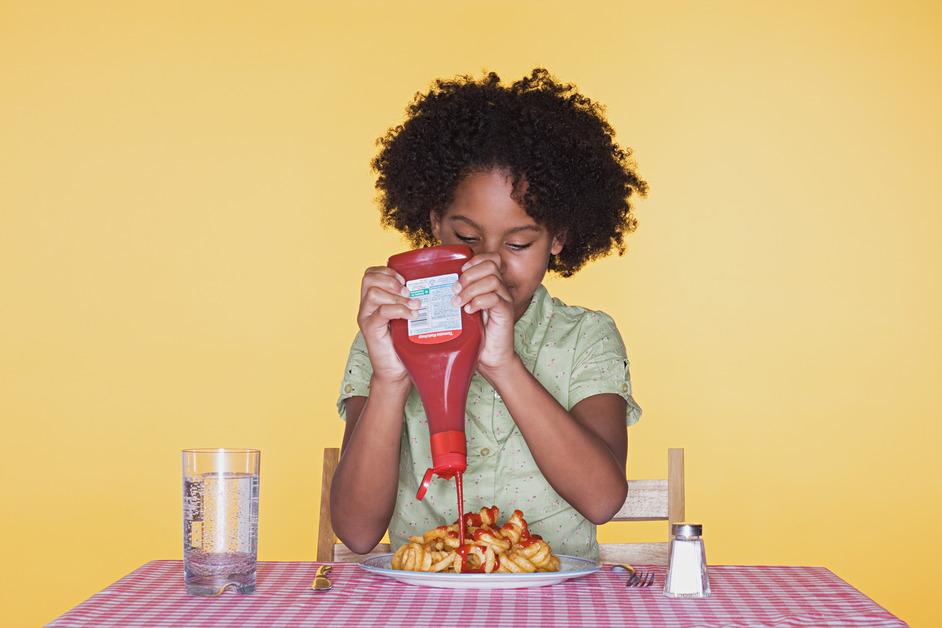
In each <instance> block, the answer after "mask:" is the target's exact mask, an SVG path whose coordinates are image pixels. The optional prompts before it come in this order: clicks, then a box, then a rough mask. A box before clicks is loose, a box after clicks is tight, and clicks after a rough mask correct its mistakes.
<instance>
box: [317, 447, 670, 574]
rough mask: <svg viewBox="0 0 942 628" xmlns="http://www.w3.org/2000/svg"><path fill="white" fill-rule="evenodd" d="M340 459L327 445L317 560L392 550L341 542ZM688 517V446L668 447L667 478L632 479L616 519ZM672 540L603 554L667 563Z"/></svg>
mask: <svg viewBox="0 0 942 628" xmlns="http://www.w3.org/2000/svg"><path fill="white" fill-rule="evenodd" d="M339 461H340V450H339V449H338V448H336V447H326V448H324V474H323V479H322V480H321V509H320V522H319V526H318V533H317V562H350V561H356V560H360V559H362V558H364V557H365V556H372V555H374V554H385V553H388V552H389V551H390V548H389V544H388V543H380V544H379V545H377V546H376V547H374V548H373V550H372V551H371V552H370V553H369V554H355V553H353V552H351V551H350V550H349V549H348V548H347V546H346V545H344V544H343V543H338V542H337V536H336V535H335V534H334V529H333V527H332V526H331V520H330V485H331V482H333V479H334V471H336V470H337V463H338V462H339ZM683 519H684V450H683V449H668V450H667V479H664V480H628V497H627V499H625V503H624V505H623V506H622V507H621V510H619V511H618V512H617V513H616V514H615V516H614V517H612V521H667V522H668V526H667V532H668V538H669V535H670V524H671V523H675V522H678V521H683ZM667 551H668V543H667V542H666V541H665V542H663V543H617V544H615V543H603V544H601V545H599V557H600V559H601V561H602V562H604V563H636V564H639V565H641V564H647V565H652V564H661V565H666V564H667Z"/></svg>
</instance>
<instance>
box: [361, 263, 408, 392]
mask: <svg viewBox="0 0 942 628" xmlns="http://www.w3.org/2000/svg"><path fill="white" fill-rule="evenodd" d="M418 307H419V301H418V300H417V299H410V298H409V291H408V290H406V282H405V279H403V277H402V275H400V274H399V273H397V272H396V271H394V270H393V269H391V268H388V267H386V266H372V267H370V268H367V269H366V272H365V273H364V274H363V281H362V282H361V283H360V310H359V312H357V324H359V326H360V331H361V332H362V333H363V339H364V340H365V341H366V349H367V351H368V352H369V354H370V363H371V364H372V365H373V377H374V378H375V379H378V380H380V381H384V382H393V383H401V382H405V381H408V379H409V372H408V371H407V370H406V367H405V365H404V364H403V363H402V360H400V359H399V355H398V354H397V353H396V350H395V348H394V347H393V342H392V334H391V333H390V331H389V321H391V320H393V319H396V318H404V319H407V320H408V319H410V318H412V316H413V314H414V312H415V311H416V310H417V309H418Z"/></svg>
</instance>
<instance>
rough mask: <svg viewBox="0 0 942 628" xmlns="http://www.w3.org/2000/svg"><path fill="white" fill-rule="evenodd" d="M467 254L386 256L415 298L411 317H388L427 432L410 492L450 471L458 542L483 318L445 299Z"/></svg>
mask: <svg viewBox="0 0 942 628" xmlns="http://www.w3.org/2000/svg"><path fill="white" fill-rule="evenodd" d="M473 255H474V253H473V251H472V250H471V249H470V248H469V247H467V246H434V247H430V248H425V249H417V250H414V251H409V252H407V253H400V254H398V255H393V256H392V257H390V258H389V261H388V262H387V265H388V266H389V267H390V268H392V269H393V270H395V271H396V272H398V273H399V274H400V275H402V276H403V277H404V278H405V280H406V288H408V290H409V293H410V296H411V298H413V299H418V300H419V301H420V302H421V306H420V307H419V315H418V316H417V317H416V318H414V319H412V320H405V319H396V320H393V321H391V322H390V330H391V333H392V339H393V346H394V347H395V348H396V353H398V354H399V359H401V360H402V362H403V364H404V365H405V367H406V369H407V370H408V371H409V375H410V377H411V378H412V381H413V383H414V384H415V387H416V388H417V389H418V391H419V397H420V398H421V399H422V405H423V406H425V414H426V416H427V417H428V427H429V434H430V436H431V448H432V468H431V469H429V470H428V471H426V472H425V477H424V478H423V480H422V485H421V486H420V487H419V492H418V493H417V494H416V498H417V499H422V498H423V497H425V493H426V491H428V487H429V484H430V483H431V481H432V476H433V475H437V476H439V477H441V478H444V479H450V478H452V477H455V483H456V487H457V490H458V522H459V523H458V525H459V536H460V539H461V543H462V544H464V512H463V511H464V508H463V506H464V504H463V503H462V502H463V500H462V497H463V496H462V491H461V474H462V473H463V472H464V470H465V469H466V468H467V466H468V461H467V446H466V441H465V433H464V413H465V405H466V404H467V401H468V388H469V387H470V385H471V376H472V375H473V374H474V367H475V364H476V362H477V357H478V352H479V350H480V347H481V341H482V339H483V323H482V320H481V313H480V312H475V313H474V314H467V313H466V312H465V311H464V310H463V309H461V308H458V307H455V306H454V305H452V303H451V299H452V297H454V296H455V294H454V292H453V291H452V288H453V286H454V284H455V283H456V282H457V281H458V277H459V276H460V275H461V267H462V266H463V265H464V264H465V262H467V261H468V260H469V259H471V257H472V256H473Z"/></svg>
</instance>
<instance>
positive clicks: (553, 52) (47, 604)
mask: <svg viewBox="0 0 942 628" xmlns="http://www.w3.org/2000/svg"><path fill="white" fill-rule="evenodd" d="M340 4H341V3H332V5H330V6H328V5H327V4H324V5H318V4H317V3H313V2H295V3H285V2H282V3H230V2H220V3H216V4H210V3H205V2H204V3H185V2H179V3H177V2H170V3H159V2H153V3H143V2H113V3H100V2H83V3H76V2H60V3H52V2H36V1H20V2H2V3H0V89H2V97H0V417H2V420H3V425H4V428H3V439H2V442H3V448H2V458H0V459H2V465H3V488H4V494H3V497H2V500H0V503H2V513H0V526H2V542H3V551H2V556H3V558H2V561H3V570H2V572H3V576H2V579H3V582H2V586H0V595H2V606H0V608H2V609H3V610H2V611H0V614H2V615H3V617H4V621H3V623H4V625H36V624H39V623H42V622H45V621H49V620H51V619H52V618H54V617H55V616H57V615H58V614H59V613H62V612H64V611H65V610H67V609H68V608H70V607H71V606H73V605H75V604H77V603H79V602H80V601H82V600H83V599H85V598H86V597H88V596H89V595H91V594H92V593H94V592H96V591H98V590H99V589H101V588H103V587H104V586H106V585H108V584H110V583H111V582H113V581H114V580H115V579H117V578H118V577H120V576H122V575H124V574H125V573H127V572H129V571H131V570H132V569H134V568H136V567H137V566H139V565H141V564H142V563H144V562H145V561H147V560H150V559H153V558H177V557H179V556H180V552H181V550H180V544H181V541H180V536H181V525H180V479H179V476H180V462H179V450H180V449H181V448H183V447H193V446H203V447H206V446H250V447H258V448H261V449H262V451H263V456H262V489H261V541H260V557H261V558H262V559H293V560H300V559H311V558H312V556H313V548H314V542H315V532H314V531H315V524H316V519H317V514H316V513H317V510H316V504H317V503H318V497H319V490H320V488H319V487H320V451H321V448H322V447H324V446H326V445H336V444H337V443H338V442H339V439H340V435H341V423H340V421H339V420H338V419H337V418H336V415H335V412H334V405H333V404H334V400H335V396H336V392H337V388H338V382H339V377H340V371H341V369H342V365H343V360H344V358H345V355H346V351H347V348H348V345H349V342H350V340H351V339H352V336H353V334H354V332H355V329H356V324H355V320H354V318H355V309H356V305H357V286H358V281H359V278H360V276H361V274H362V271H363V269H364V268H365V267H366V266H368V265H372V264H377V263H382V262H383V261H384V260H385V259H386V257H387V256H388V255H389V254H391V253H393V252H398V251H400V250H402V249H403V248H404V244H403V242H402V241H401V240H400V239H399V237H398V235H396V234H394V233H390V232H383V231H382V230H381V229H380V227H379V226H378V211H377V209H376V205H375V203H374V190H373V177H372V174H371V172H370V170H369V166H368V163H369V160H370V158H371V157H372V156H373V155H374V153H375V146H374V143H373V142H374V140H375V138H376V137H377V136H379V135H380V134H382V133H383V132H384V131H385V129H386V128H387V127H389V126H391V125H394V124H396V123H398V122H399V121H400V120H401V119H402V115H403V111H404V108H405V106H406V104H407V103H408V101H409V100H410V98H411V97H412V96H413V94H414V93H415V92H417V91H419V90H423V89H425V88H426V87H427V85H428V84H429V82H430V81H431V80H432V79H433V78H435V77H438V76H451V75H454V74H456V73H473V74H480V72H481V71H482V70H483V69H485V68H488V69H494V70H496V71H498V72H499V73H500V74H501V75H502V76H503V77H504V78H505V79H508V80H513V79H517V78H519V77H521V76H523V75H524V74H525V73H526V72H527V71H528V70H529V69H530V68H531V67H533V66H535V65H545V66H547V67H548V68H550V70H551V71H552V72H554V73H555V74H557V75H558V76H559V77H560V78H561V79H563V80H569V81H574V82H575V83H577V84H578V85H579V87H580V88H581V90H582V91H583V92H584V93H586V94H587V95H589V96H590V97H592V98H595V99H597V100H599V101H601V102H602V103H604V104H606V105H607V106H608V115H609V118H610V120H611V122H612V124H613V125H614V127H615V128H616V130H617V132H618V138H619V140H620V141H621V142H622V143H623V144H626V145H628V146H631V147H633V148H634V149H635V151H636V156H637V160H638V163H639V167H640V171H641V173H642V174H643V176H644V177H645V178H646V179H647V180H648V181H649V183H650V184H651V194H650V196H649V198H648V199H647V200H645V201H643V202H640V203H638V206H637V214H638V218H639V219H640V228H639V230H638V232H637V233H636V234H635V235H634V236H633V237H631V239H630V243H629V245H630V252H629V254H628V255H626V256H625V257H621V258H618V257H615V258H610V259H607V260H604V261H602V262H599V263H596V264H594V265H591V266H590V267H588V268H586V269H585V270H584V271H583V272H580V273H579V274H578V275H577V276H576V277H574V278H573V279H571V280H559V279H552V280H549V281H548V287H549V288H550V291H551V292H552V293H554V294H555V295H558V296H560V297H562V298H563V299H564V300H566V301H568V302H571V303H575V304H580V305H585V306H589V307H593V308H597V309H601V310H604V311H607V312H609V313H610V314H612V315H613V316H614V317H615V319H616V321H617V322H618V324H619V327H620V329H621V331H622V333H623V335H624V338H625V340H626V343H627V344H628V347H629V352H630V355H631V359H632V374H633V379H634V385H635V390H636V394H637V398H638V400H639V402H640V403H641V405H642V406H643V407H644V410H645V414H644V417H643V418H642V420H641V423H640V424H639V425H638V426H637V427H635V428H632V431H631V452H630V463H629V466H630V475H631V476H632V477H657V476H659V475H662V474H663V473H664V471H665V465H666V453H665V450H666V448H667V447H668V446H682V447H686V448H687V453H688V457H687V473H688V493H687V496H688V508H687V512H688V518H689V519H692V520H698V521H702V522H703V523H704V526H705V536H706V539H707V547H708V555H709V558H710V560H711V562H714V563H746V564H770V563H780V564H800V565H825V566H827V567H829V568H831V569H832V570H834V571H835V572H836V573H837V574H838V575H840V576H841V577H843V578H845V579H847V580H848V581H849V582H851V583H852V584H853V585H855V586H856V587H858V588H860V589H861V590H863V591H864V592H865V593H867V594H868V595H870V596H872V597H873V598H874V599H875V600H876V601H878V602H879V603H880V604H883V605H884V606H886V607H887V608H889V609H890V610H891V611H893V612H894V613H897V614H899V615H900V616H901V617H903V618H904V619H906V620H908V621H911V622H913V623H914V624H916V625H930V624H932V623H933V618H934V617H936V616H938V614H939V613H938V604H939V600H938V595H937V593H936V591H937V589H938V583H939V573H938V564H939V563H938V561H939V559H940V553H939V550H938V547H939V542H938V540H937V538H936V537H937V536H938V535H937V533H936V531H935V528H934V527H935V526H936V525H937V523H938V520H939V517H940V515H942V510H940V506H939V494H940V480H939V466H938V464H939V463H938V460H939V456H938V454H937V446H938V442H939V439H940V436H942V433H940V418H942V416H940V414H942V413H940V409H939V396H938V392H939V384H940V381H942V325H940V321H942V311H940V310H942V276H940V269H942V250H940V246H939V236H940V233H942V230H940V226H942V213H940V209H942V208H940V195H939V186H940V184H939V175H940V172H942V167H940V166H942V113H940V112H942V81H940V78H939V77H940V76H942V44H940V41H942V13H940V8H939V7H940V5H939V4H938V3H935V2H926V3H923V4H917V3H889V2H868V3H865V2H836V1H834V2H802V3H798V4H796V3H791V2H785V3H771V2H768V3H766V2H758V3H754V2H741V3H729V2H722V3H716V2H710V3H698V2H690V3H679V4H678V3H667V4H665V3H656V2H645V3H624V4H614V3H613V4H598V3H594V2H579V3H575V4H573V3H571V2H568V1H567V2H545V1H541V2H514V3H504V2H479V1H478V2H467V3H460V2H459V3H451V2H448V3H439V2H411V3H403V2H398V3H388V4H390V5H395V8H392V7H391V6H387V7H385V8H380V7H378V6H373V5H371V4H369V3H363V2H357V3H349V2H348V3H342V4H343V7H340V6H339V5H340ZM236 5H238V6H236ZM333 5H338V6H333ZM663 532H664V529H663V526H662V525H661V524H652V525H651V526H648V527H644V526H642V528H641V529H640V530H639V531H636V532H633V531H631V530H630V529H629V527H627V526H626V525H625V524H620V525H619V526H607V527H606V528H605V529H603V530H602V531H601V534H600V536H601V539H602V540H603V541H613V540H619V539H627V538H640V537H644V538H648V539H650V538H660V537H661V536H662V535H663ZM181 586H182V583H181Z"/></svg>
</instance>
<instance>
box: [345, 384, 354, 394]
mask: <svg viewBox="0 0 942 628" xmlns="http://www.w3.org/2000/svg"><path fill="white" fill-rule="evenodd" d="M343 391H344V392H346V393H349V392H353V386H351V385H350V384H347V385H346V386H344V387H343Z"/></svg>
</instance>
